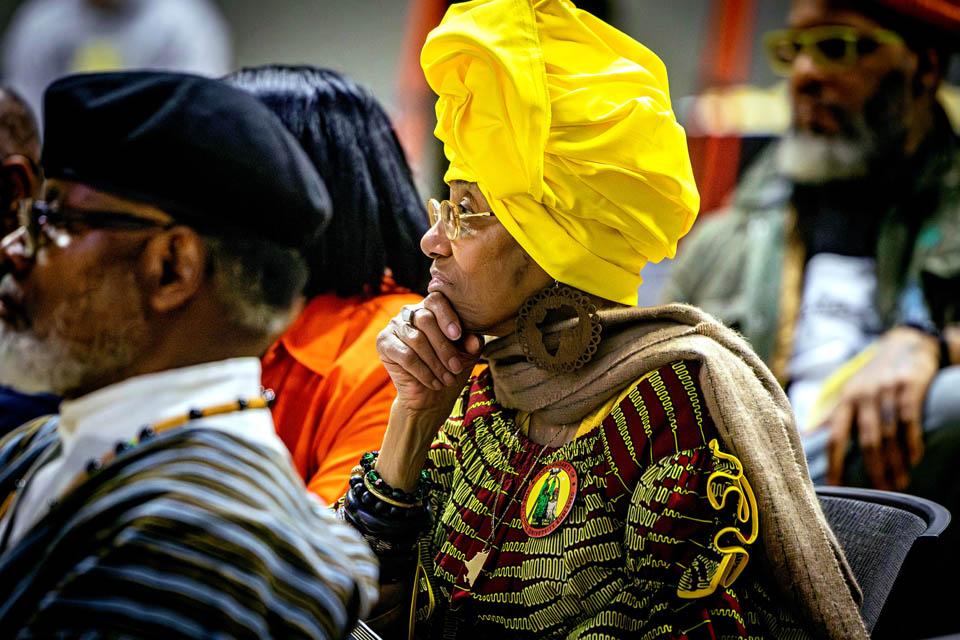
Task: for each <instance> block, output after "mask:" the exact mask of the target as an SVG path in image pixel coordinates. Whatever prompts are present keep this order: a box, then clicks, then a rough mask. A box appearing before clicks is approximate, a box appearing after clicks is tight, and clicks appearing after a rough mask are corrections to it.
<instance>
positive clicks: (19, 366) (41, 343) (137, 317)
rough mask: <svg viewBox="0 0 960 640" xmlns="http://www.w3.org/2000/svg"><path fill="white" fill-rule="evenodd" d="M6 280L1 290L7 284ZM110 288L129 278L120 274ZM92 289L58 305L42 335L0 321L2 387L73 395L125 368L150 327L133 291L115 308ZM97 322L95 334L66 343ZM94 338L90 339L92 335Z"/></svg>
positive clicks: (130, 278) (128, 281) (127, 282)
mask: <svg viewBox="0 0 960 640" xmlns="http://www.w3.org/2000/svg"><path fill="white" fill-rule="evenodd" d="M8 278H11V276H9V275H8V276H5V277H4V279H3V281H2V282H0V290H2V289H3V288H4V285H8V284H10V283H8V282H7V279H8ZM120 278H121V280H120V281H115V282H114V283H113V285H112V286H114V287H116V286H120V287H124V285H133V278H134V276H133V274H132V273H129V274H127V275H125V276H120ZM107 290H108V287H106V286H103V287H100V288H99V289H91V290H90V291H87V292H85V293H84V294H83V295H81V296H79V297H78V298H77V299H76V300H72V301H70V302H63V303H61V304H60V305H59V306H58V307H57V308H56V309H54V311H53V313H52V314H51V319H50V322H49V323H48V324H49V325H50V326H49V327H47V328H46V329H45V330H44V331H43V332H42V335H37V328H36V327H28V328H19V327H14V326H12V325H10V324H7V323H3V322H0V384H3V385H6V386H9V387H13V388H14V389H17V390H19V391H22V392H25V393H41V392H47V393H55V394H57V395H61V396H68V397H69V396H71V395H73V392H74V391H76V390H78V389H88V387H89V385H90V384H91V383H93V382H94V381H97V380H103V379H104V378H105V376H109V375H110V374H111V373H113V372H116V371H120V370H123V369H126V368H129V367H130V365H131V364H132V363H133V362H134V361H135V359H136V354H137V353H139V352H141V351H142V348H143V345H144V344H145V343H146V337H147V335H148V328H147V323H146V319H145V318H144V316H143V314H142V310H141V309H140V307H139V296H137V295H135V293H134V292H135V291H136V289H133V288H130V289H128V290H129V291H130V292H131V295H128V296H124V297H123V298H121V300H123V302H121V303H120V304H122V305H123V306H124V307H125V308H118V307H117V305H116V304H113V303H111V302H110V300H109V299H108V298H107V296H105V295H104V293H105V292H106V291H107ZM96 321H99V322H100V323H101V324H102V326H100V327H98V329H99V330H98V331H96V332H90V331H89V327H88V331H87V338H86V339H80V338H77V339H70V338H68V336H75V335H77V328H78V327H83V326H85V325H87V326H88V325H89V323H91V322H96ZM91 335H92V337H90V336H91Z"/></svg>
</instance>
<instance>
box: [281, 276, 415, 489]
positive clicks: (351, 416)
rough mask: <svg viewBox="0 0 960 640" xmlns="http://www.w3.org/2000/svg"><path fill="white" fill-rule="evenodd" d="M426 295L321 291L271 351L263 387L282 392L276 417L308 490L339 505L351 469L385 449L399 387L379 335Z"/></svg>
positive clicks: (402, 291)
mask: <svg viewBox="0 0 960 640" xmlns="http://www.w3.org/2000/svg"><path fill="white" fill-rule="evenodd" d="M420 299H421V298H420V296H418V295H415V294H411V293H406V292H405V291H404V290H399V289H393V290H392V291H387V292H386V293H385V294H383V295H379V296H376V297H373V298H359V297H358V298H340V297H337V296H336V295H333V294H328V295H320V296H317V297H315V298H313V299H312V300H310V302H309V303H308V304H307V307H306V308H305V309H304V310H303V313H301V314H300V316H299V317H298V318H297V319H296V320H295V321H294V323H293V324H292V325H291V326H290V328H289V329H288V330H287V331H286V333H284V334H283V335H282V336H281V337H280V339H279V340H277V342H276V343H274V344H273V346H271V347H270V349H269V350H267V353H266V354H265V355H264V357H263V386H264V387H267V388H269V389H273V390H274V392H275V393H276V394H277V399H276V403H275V404H274V406H273V420H274V422H275V423H276V425H277V433H278V434H279V435H280V438H281V439H282V440H283V442H284V443H285V444H286V445H287V448H288V449H290V452H291V454H292V455H293V462H294V465H295V466H296V468H297V471H298V472H299V473H300V475H301V476H302V477H303V479H304V481H305V482H306V483H307V488H308V489H310V491H312V492H313V493H315V494H317V495H318V496H320V497H321V498H323V499H324V500H325V501H327V502H328V503H333V502H334V501H335V500H337V499H338V498H339V497H340V496H341V495H343V494H344V493H345V492H346V490H347V480H348V478H349V476H350V470H351V469H352V468H353V467H354V465H356V464H357V462H359V460H360V456H361V454H362V453H363V452H365V451H371V450H374V449H379V448H380V444H381V442H382V441H383V432H384V431H385V430H386V428H387V419H388V418H389V416H390V406H391V404H392V403H393V399H394V397H395V396H396V389H394V387H393V383H392V382H391V381H390V377H389V376H388V375H387V372H386V370H385V369H384V368H383V366H382V365H381V364H380V358H379V357H378V356H377V345H376V339H377V334H378V333H379V332H380V331H381V330H382V329H383V328H384V327H386V326H387V323H388V322H389V320H390V318H392V317H393V316H395V315H396V314H398V313H399V312H400V308H401V307H403V306H404V305H407V304H416V303H417V302H419V301H420Z"/></svg>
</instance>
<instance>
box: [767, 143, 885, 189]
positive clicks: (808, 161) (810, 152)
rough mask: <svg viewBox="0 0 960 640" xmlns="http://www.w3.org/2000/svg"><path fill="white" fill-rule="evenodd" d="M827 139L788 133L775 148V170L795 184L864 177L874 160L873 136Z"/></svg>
mask: <svg viewBox="0 0 960 640" xmlns="http://www.w3.org/2000/svg"><path fill="white" fill-rule="evenodd" d="M865 133H866V132H861V135H860V136H858V137H857V138H849V137H842V138H841V137H827V136H822V135H817V134H813V133H806V132H798V131H791V132H790V133H788V134H787V135H786V136H784V137H783V139H782V140H781V141H780V143H779V145H778V147H777V168H778V169H779V170H780V173H781V174H783V175H784V176H786V177H787V178H789V179H790V180H791V181H793V182H794V183H796V184H814V185H816V184H824V183H827V182H833V181H836V180H851V179H855V178H863V177H865V176H867V175H868V174H869V173H870V170H871V166H872V163H873V159H874V158H875V157H876V148H877V147H876V143H875V141H874V140H873V139H872V136H869V134H866V136H864V135H863V134H865Z"/></svg>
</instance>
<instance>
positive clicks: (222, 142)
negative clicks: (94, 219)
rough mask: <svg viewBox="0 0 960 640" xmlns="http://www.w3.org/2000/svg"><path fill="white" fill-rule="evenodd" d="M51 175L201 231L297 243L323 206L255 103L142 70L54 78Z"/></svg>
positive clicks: (306, 171) (48, 131)
mask: <svg viewBox="0 0 960 640" xmlns="http://www.w3.org/2000/svg"><path fill="white" fill-rule="evenodd" d="M43 120H44V145H43V158H42V164H43V167H44V171H45V173H46V176H47V177H48V178H59V179H63V180H72V181H76V182H81V183H83V184H86V185H89V186H91V187H93V188H94V189H98V190H100V191H105V192H108V193H112V194H115V195H118V196H121V197H124V198H128V199H131V200H136V201H140V202H144V203H147V204H151V205H153V206H155V207H157V208H159V209H162V210H164V211H165V212H167V213H168V214H170V215H171V216H172V217H173V218H174V219H176V220H178V221H182V222H183V223H184V224H187V225H189V226H192V227H194V228H196V229H197V230H198V231H200V232H202V233H206V234H209V235H215V236H216V235H256V236H257V237H261V238H264V239H268V240H272V241H274V242H276V243H278V244H281V245H284V246H288V247H297V248H299V247H303V246H305V245H306V244H307V243H308V242H309V241H310V240H312V239H314V238H315V237H316V236H317V234H318V233H319V232H320V230H321V229H322V228H323V226H324V225H325V224H326V222H327V220H328V219H329V218H330V198H329V196H328V194H327V190H326V187H325V186H324V183H323V180H322V179H321V178H320V176H319V175H318V174H317V172H316V169H314V167H313V165H312V164H311V162H310V160H309V159H308V158H307V156H306V155H305V154H304V152H303V150H302V149H301V147H300V145H299V144H298V143H297V142H296V140H294V139H293V138H292V137H291V136H290V134H289V133H287V130H286V129H285V128H284V126H283V124H282V123H281V122H280V121H279V120H278V119H277V118H276V117H275V116H274V115H273V113H271V112H270V110H269V109H267V108H266V107H265V106H263V105H262V104H261V103H260V101H259V100H257V99H256V98H254V97H253V96H251V95H249V94H247V93H245V92H243V91H240V90H239V89H234V88H232V87H230V86H228V85H227V84H226V83H223V82H220V81H218V80H211V79H208V78H201V77H198V76H192V75H184V74H177V73H162V72H149V71H136V72H121V73H94V74H81V75H73V76H67V77H65V78H63V79H60V80H57V81H56V82H54V83H53V84H52V85H50V87H49V88H48V89H47V91H46V94H45V95H44V111H43Z"/></svg>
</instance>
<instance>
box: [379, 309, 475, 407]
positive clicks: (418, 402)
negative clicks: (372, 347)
mask: <svg viewBox="0 0 960 640" xmlns="http://www.w3.org/2000/svg"><path fill="white" fill-rule="evenodd" d="M408 309H412V310H413V316H412V323H410V322H405V321H404V319H403V315H404V314H403V312H401V313H400V314H398V315H397V316H396V317H394V318H393V319H392V320H391V321H390V324H389V325H387V328H386V329H384V330H383V331H381V332H380V335H379V336H378V338H377V351H378V353H379V354H380V360H381V361H382V362H383V366H384V367H385V368H386V369H387V372H388V373H389V374H390V378H391V379H392V380H393V384H394V386H396V388H397V405H398V406H399V407H401V408H402V409H403V410H405V411H407V412H408V413H426V414H430V415H439V416H442V417H443V418H446V416H448V415H449V413H450V410H451V409H452V408H453V404H454V403H455V402H456V399H457V396H458V395H459V393H460V391H461V390H462V389H463V385H464V384H465V383H466V381H467V378H469V376H470V373H471V371H472V370H473V366H474V364H476V362H477V360H478V359H479V357H480V351H481V349H482V347H483V338H482V336H479V335H476V334H471V333H468V334H466V335H463V329H462V326H461V323H460V318H459V317H458V316H457V314H456V312H455V311H454V310H453V307H452V306H451V305H450V302H449V301H448V300H447V299H446V298H445V297H444V296H443V295H442V294H440V293H431V294H429V295H428V296H427V297H426V298H424V300H423V302H421V303H420V304H418V305H415V306H412V307H408Z"/></svg>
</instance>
